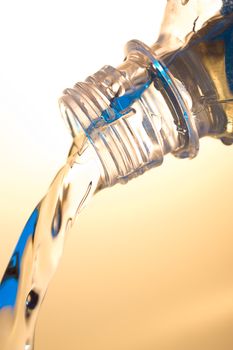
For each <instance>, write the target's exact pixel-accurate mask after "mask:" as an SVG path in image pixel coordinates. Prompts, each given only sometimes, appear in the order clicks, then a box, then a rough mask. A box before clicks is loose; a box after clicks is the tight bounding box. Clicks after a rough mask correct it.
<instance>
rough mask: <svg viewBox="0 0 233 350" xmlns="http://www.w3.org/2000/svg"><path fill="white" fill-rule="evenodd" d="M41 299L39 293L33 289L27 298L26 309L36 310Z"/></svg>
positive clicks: (28, 310)
mask: <svg viewBox="0 0 233 350" xmlns="http://www.w3.org/2000/svg"><path fill="white" fill-rule="evenodd" d="M38 301H39V295H38V294H37V293H36V292H35V291H34V290H33V289H32V290H31V291H30V293H29V294H28V296H27V299H26V310H27V312H28V313H30V311H32V310H34V309H35V307H36V305H37V304H38Z"/></svg>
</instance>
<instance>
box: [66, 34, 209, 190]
mask: <svg viewBox="0 0 233 350" xmlns="http://www.w3.org/2000/svg"><path fill="white" fill-rule="evenodd" d="M177 72H178V73H179V72H182V69H181V67H180V66H178V65H172V66H171V69H170V67H169V68H168V66H167V65H166V63H165V61H164V62H162V61H161V60H159V59H158V57H157V56H156V55H155V53H154V52H153V51H152V50H151V49H149V48H148V47H147V46H146V45H144V44H143V43H141V42H139V41H131V42H129V43H128V44H127V46H126V59H125V61H124V62H123V63H122V64H121V65H120V66H119V67H118V68H117V69H115V68H113V67H111V66H104V67H103V68H102V69H101V70H99V71H98V72H97V73H95V74H94V75H92V76H90V77H88V78H87V79H86V81H85V82H83V83H77V84H76V85H75V86H74V88H73V89H66V90H65V91H64V95H63V97H62V98H61V99H60V106H61V112H62V115H63V117H64V118H65V120H66V122H67V123H68V125H69V128H70V130H71V133H72V136H73V137H74V139H75V140H83V138H84V139H85V138H87V139H88V140H89V141H90V143H91V144H92V146H93V147H94V148H95V150H96V153H97V155H98V157H99V159H100V161H101V164H102V167H103V174H104V175H103V187H106V186H112V185H114V184H115V183H117V182H127V181H128V180H129V179H130V178H132V177H135V176H137V175H139V174H142V173H143V172H144V171H145V170H148V169H150V168H151V167H155V166H158V165H160V164H161V163H162V161H163V157H164V155H165V154H167V153H173V154H174V155H175V156H177V157H180V158H186V157H190V158H192V157H195V156H196V154H197V153H198V149H199V138H200V137H202V136H205V135H208V134H209V131H210V130H211V126H210V122H209V119H208V116H206V115H204V114H203V116H202V115H201V116H202V117H201V118H197V117H196V115H195V114H194V113H193V101H194V100H195V98H193V96H192V97H191V93H192V91H190V90H188V89H187V88H186V85H185V84H184V82H185V81H184V79H183V78H182V79H180V78H181V77H180V76H179V74H177ZM174 73H176V76H175V75H174ZM182 77H183V76H182ZM78 142H80V141H77V143H78ZM82 142H83V141H82ZM77 146H78V145H77Z"/></svg>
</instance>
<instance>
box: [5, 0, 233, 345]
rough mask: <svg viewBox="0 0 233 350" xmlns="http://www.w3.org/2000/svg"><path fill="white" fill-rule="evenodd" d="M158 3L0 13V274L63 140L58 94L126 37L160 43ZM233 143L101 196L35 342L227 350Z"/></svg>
mask: <svg viewBox="0 0 233 350" xmlns="http://www.w3.org/2000/svg"><path fill="white" fill-rule="evenodd" d="M164 4H165V1H161V0H160V1H155V0H153V1H152V0H150V1H149V0H144V1H143V2H139V1H124V2H120V1H119V2H115V3H113V2H109V1H107V0H99V1H98V2H94V1H87V0H86V1H83V2H81V3H80V2H79V1H78V0H76V1H73V0H66V1H45V0H43V1H42V0H41V1H40V2H35V1H29V0H28V1H26V0H22V1H16V0H15V1H11V2H10V1H9V2H2V3H1V11H0V45H1V51H0V118H1V127H0V142H1V148H0V160H1V183H0V193H1V197H0V198H1V201H0V215H1V230H0V239H1V245H0V259H1V260H0V275H1V274H2V273H3V271H4V269H5V267H6V264H7V262H8V260H9V257H10V255H11V252H12V250H13V248H14V245H15V244H16V241H17V238H18V235H19V234H20V232H21V230H22V228H23V226H24V223H25V222H26V220H27V218H28V216H29V214H30V212H31V211H32V209H33V207H34V206H35V205H36V204H37V202H38V201H39V200H40V198H41V197H42V196H43V195H44V194H45V193H46V191H47V188H48V186H49V183H50V182H51V181H52V178H53V176H54V175H55V173H56V172H57V170H58V169H59V167H60V166H62V164H63V163H64V161H65V158H66V154H67V152H68V149H69V145H70V143H71V140H70V137H69V133H68V132H67V130H66V128H65V126H64V125H63V121H62V120H61V118H60V115H59V111H58V107H57V98H58V97H59V95H60V94H61V91H62V89H63V88H65V87H67V86H72V85H73V83H74V82H75V81H76V80H83V79H84V78H85V77H86V76H87V75H89V74H92V73H94V72H95V71H96V70H98V69H99V68H100V67H101V66H103V65H104V64H112V65H113V66H117V65H118V64H119V63H120V62H121V61H122V59H123V57H124V55H123V50H122V49H123V45H124V43H126V42H127V41H128V40H130V39H132V38H137V39H140V40H142V41H144V42H146V43H148V44H152V43H153V42H154V41H155V38H156V34H157V33H158V29H159V25H160V21H161V16H162V14H163V8H164ZM232 153H233V148H232V147H226V146H224V145H222V144H221V143H220V142H218V141H216V140H211V139H205V140H202V142H201V149H200V153H199V155H198V157H197V158H196V159H194V160H192V161H189V160H177V159H175V158H173V157H172V156H168V157H166V159H165V162H164V164H163V166H162V167H160V168H157V169H154V170H151V171H150V172H148V173H147V174H145V175H143V176H142V177H140V178H137V179H135V180H133V181H131V182H130V183H129V184H127V185H126V186H121V185H117V186H115V187H114V188H112V189H108V190H104V191H102V192H101V193H99V194H98V195H97V196H96V197H95V198H94V200H93V201H92V203H91V204H90V205H89V207H88V208H87V209H86V210H85V211H84V212H82V214H81V215H80V217H79V218H78V220H77V224H76V225H75V227H74V229H73V230H72V232H71V233H70V234H69V239H68V240H67V243H66V248H65V254H64V256H63V259H62V262H61V264H60V267H59V269H58V272H57V273H56V275H55V278H54V279H53V281H52V283H51V285H50V288H49V290H48V294H47V297H46V298H45V301H44V304H43V306H42V310H41V313H40V317H39V322H38V326H37V332H36V346H35V350H42V349H43V350H53V349H56V350H63V349H67V348H69V349H70V350H71V349H80V350H107V349H108V350H109V349H111V350H118V349H121V350H131V349H132V350H152V349H153V350H154V349H159V350H176V349H177V350H178V349H179V350H197V349H198V350H208V349H211V350H215V349H216V350H232V348H233V279H232V274H233V254H232V253H233V223H232V222H233V212H232V192H233V189H232V179H233V177H232V176H233V157H232Z"/></svg>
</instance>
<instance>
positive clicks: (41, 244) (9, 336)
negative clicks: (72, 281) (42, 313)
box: [0, 142, 101, 350]
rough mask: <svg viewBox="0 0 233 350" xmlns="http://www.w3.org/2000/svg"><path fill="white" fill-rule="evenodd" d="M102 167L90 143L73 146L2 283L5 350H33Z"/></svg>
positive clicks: (0, 331) (0, 330)
mask: <svg viewBox="0 0 233 350" xmlns="http://www.w3.org/2000/svg"><path fill="white" fill-rule="evenodd" d="M100 170H101V168H100V164H99V161H98V158H97V157H96V154H95V153H94V151H93V149H92V147H89V144H88V142H86V143H85V144H84V145H82V149H81V150H79V151H78V149H77V147H76V146H73V147H72V149H71V152H70V155H69V157H68V159H67V163H66V165H65V166H64V167H63V168H62V169H61V170H60V171H59V172H58V174H57V176H56V177H55V179H54V181H53V182H52V184H51V186H50V188H49V190H48V193H47V195H46V196H45V197H44V198H43V199H42V200H41V202H40V203H39V204H38V206H37V207H36V208H35V210H34V211H33V213H32V214H31V216H30V218H29V220H28V222H27V223H26V225H25V227H24V230H23V232H22V234H21V236H20V238H19V240H18V243H17V245H16V248H15V250H14V252H13V255H12V257H11V259H10V262H9V264H8V267H7V269H6V271H5V274H4V276H3V278H2V281H1V284H0V349H1V350H14V349H25V350H29V349H33V341H34V340H33V338H34V332H35V324H36V320H37V316H38V311H39V308H40V305H41V303H42V301H43V298H44V296H45V293H46V290H47V287H48V284H49V282H50V280H51V278H52V276H53V274H54V272H55V271H56V268H57V266H58V263H59V261H60V258H61V256H62V253H63V248H64V242H65V238H66V235H67V233H68V232H69V230H70V228H71V226H72V225H73V223H74V221H75V218H76V217H77V215H78V214H79V212H80V211H81V209H82V208H83V207H84V206H85V205H86V204H87V202H88V201H89V200H90V198H91V197H92V196H93V194H94V193H95V192H96V191H97V190H98V188H99V184H100V179H101V171H100Z"/></svg>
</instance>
